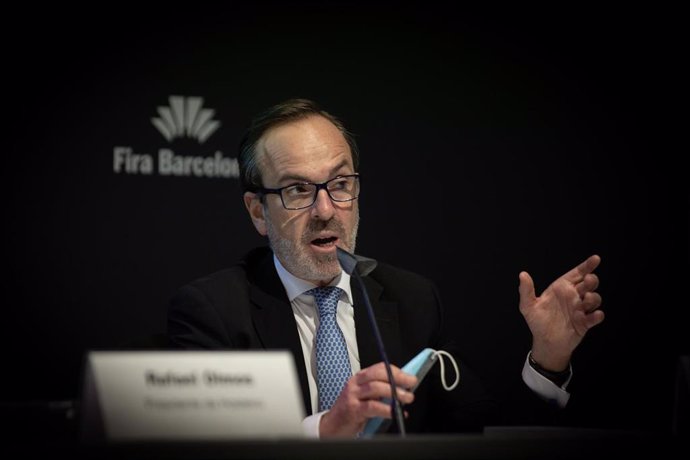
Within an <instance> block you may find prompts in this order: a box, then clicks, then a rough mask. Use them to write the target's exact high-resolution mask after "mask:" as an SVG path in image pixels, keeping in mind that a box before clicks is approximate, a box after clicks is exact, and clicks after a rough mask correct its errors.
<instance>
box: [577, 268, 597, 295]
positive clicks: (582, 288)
mask: <svg viewBox="0 0 690 460" xmlns="http://www.w3.org/2000/svg"><path fill="white" fill-rule="evenodd" d="M598 287H599V277H598V276H597V275H595V274H594V273H589V274H587V275H585V277H584V279H583V280H582V282H580V283H578V284H577V285H576V286H575V289H577V293H578V294H579V296H580V298H584V296H585V294H587V293H588V292H592V291H594V290H596V288H598Z"/></svg>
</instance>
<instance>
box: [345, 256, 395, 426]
mask: <svg viewBox="0 0 690 460" xmlns="http://www.w3.org/2000/svg"><path fill="white" fill-rule="evenodd" d="M336 253H337V254H338V262H340V266H341V267H342V269H343V270H345V272H346V273H347V274H348V275H350V276H351V277H353V278H355V279H356V280H357V283H358V284H359V287H360V289H361V290H362V295H363V296H364V304H365V305H366V308H367V313H368V315H369V322H370V323H371V328H372V329H373V330H374V336H375V337H376V344H377V346H378V348H379V354H380V355H381V359H382V360H383V363H384V365H385V366H386V373H387V374H388V381H389V382H390V385H391V396H392V398H391V416H393V415H395V421H396V423H397V424H398V430H399V431H400V436H403V437H404V436H405V419H404V417H403V411H402V406H401V405H400V401H399V400H398V392H397V390H396V385H395V380H394V379H393V371H392V370H391V364H390V362H389V361H388V355H386V349H385V348H384V346H383V340H382V339H381V333H380V332H379V327H378V325H377V324H376V319H375V318H374V309H373V308H371V301H370V300H369V295H368V294H367V290H366V287H365V286H364V282H363V281H362V277H361V276H359V273H357V270H355V268H356V267H357V258H355V256H354V255H353V254H350V253H349V252H347V251H345V250H344V249H341V248H339V247H338V248H336Z"/></svg>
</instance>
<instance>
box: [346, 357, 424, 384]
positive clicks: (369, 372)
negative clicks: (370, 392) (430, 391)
mask: <svg viewBox="0 0 690 460" xmlns="http://www.w3.org/2000/svg"><path fill="white" fill-rule="evenodd" d="M391 371H392V373H393V380H395V383H396V385H398V386H400V387H404V388H412V387H413V386H415V385H416V384H417V377H415V376H414V375H410V374H406V373H405V372H403V371H401V370H400V368H399V367H397V366H395V365H393V364H391ZM355 378H356V380H355V381H356V382H357V384H359V385H362V384H365V383H367V382H372V381H381V382H388V372H386V366H385V364H384V363H382V362H381V363H377V364H374V365H373V366H369V367H367V368H364V369H362V370H361V371H359V372H358V373H357V374H356V375H355Z"/></svg>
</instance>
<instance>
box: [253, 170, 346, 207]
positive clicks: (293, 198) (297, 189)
mask: <svg viewBox="0 0 690 460" xmlns="http://www.w3.org/2000/svg"><path fill="white" fill-rule="evenodd" d="M321 189H324V190H326V192H327V193H328V196H329V197H330V198H331V200H333V201H337V202H339V203H341V202H345V201H352V200H355V199H357V197H358V196H359V174H348V175H345V176H337V177H334V178H333V179H330V180H328V181H326V182H324V183H322V184H312V183H311V182H300V183H297V184H292V185H287V186H285V187H281V188H260V189H258V190H257V193H263V194H267V193H275V194H276V195H280V199H281V201H282V202H283V207H284V208H285V209H291V210H296V209H304V208H308V207H310V206H311V205H313V204H314V202H316V195H318V193H319V190H321Z"/></svg>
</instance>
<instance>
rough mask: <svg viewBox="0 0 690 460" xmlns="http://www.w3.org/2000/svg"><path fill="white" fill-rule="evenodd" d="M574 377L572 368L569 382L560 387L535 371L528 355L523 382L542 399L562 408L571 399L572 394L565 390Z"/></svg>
mask: <svg viewBox="0 0 690 460" xmlns="http://www.w3.org/2000/svg"><path fill="white" fill-rule="evenodd" d="M572 377H573V372H572V367H571V369H570V377H568V380H566V381H565V383H564V384H563V386H560V387H559V386H558V385H556V384H555V383H553V382H552V381H551V380H549V379H547V378H546V377H544V376H543V375H541V374H540V373H539V372H537V371H535V370H534V368H532V366H530V365H529V353H528V354H527V358H525V365H524V366H523V367H522V380H523V381H524V382H525V384H526V385H527V386H528V387H529V388H530V389H531V390H532V391H534V392H535V393H536V394H537V395H538V396H539V397H540V398H542V399H543V400H545V401H548V402H550V403H553V404H556V405H558V407H560V408H563V407H565V406H566V404H568V400H569V399H570V393H568V392H567V391H566V390H565V389H566V387H567V386H568V384H569V383H570V379H571V378H572Z"/></svg>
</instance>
